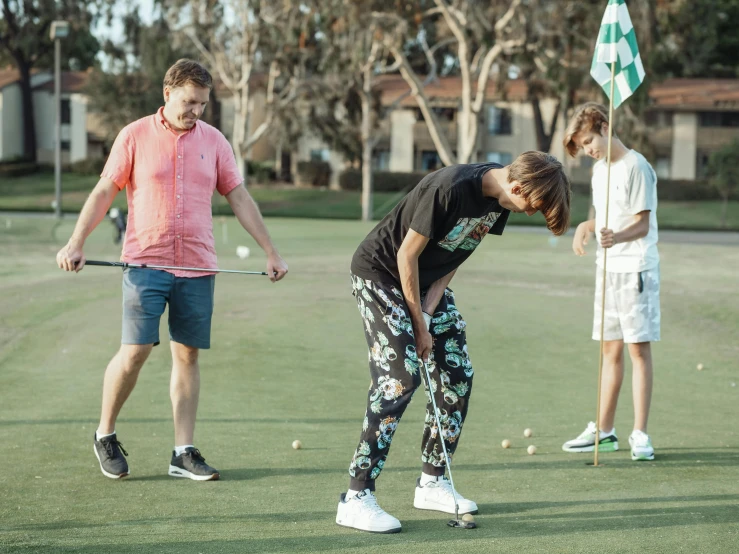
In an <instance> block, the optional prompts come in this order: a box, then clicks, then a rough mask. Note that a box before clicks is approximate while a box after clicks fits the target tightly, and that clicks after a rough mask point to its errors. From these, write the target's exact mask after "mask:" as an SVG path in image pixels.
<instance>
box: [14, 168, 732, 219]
mask: <svg viewBox="0 0 739 554" xmlns="http://www.w3.org/2000/svg"><path fill="white" fill-rule="evenodd" d="M97 179H98V178H97V177H96V176H90V175H77V174H74V173H64V174H63V175H62V191H63V195H62V207H63V209H64V211H65V212H78V211H79V210H80V209H81V208H82V205H83V204H84V202H85V199H86V198H87V195H88V194H89V192H90V191H91V190H92V188H93V187H94V186H95V183H96V182H97ZM250 191H251V193H252V195H253V196H254V198H255V199H256V200H257V202H259V205H260V209H261V210H262V213H263V214H264V215H265V216H268V217H300V218H319V219H360V217H361V215H362V208H361V198H360V193H359V192H356V191H336V190H326V189H301V188H295V187H274V186H272V187H270V186H260V185H255V186H250ZM402 196H403V194H402V193H394V192H378V193H376V194H375V195H374V201H373V206H374V216H375V218H376V219H380V218H382V217H384V216H385V215H386V214H387V213H388V212H389V211H390V210H391V209H392V208H393V207H394V206H395V204H397V203H398V201H399V200H400V199H401V198H402ZM53 200H54V176H53V174H50V173H47V172H41V173H36V174H34V175H27V176H24V177H15V178H10V179H8V178H4V179H2V182H0V211H3V210H8V211H33V212H38V211H40V212H50V211H52V209H51V203H52V201H53ZM213 204H214V205H213V212H214V214H216V215H221V214H226V215H230V214H231V208H230V207H229V206H228V203H227V202H226V200H225V199H224V198H222V197H220V196H218V195H216V196H215V198H214V203H213ZM113 206H115V207H118V208H125V207H126V195H125V194H124V193H121V194H119V195H118V196H117V197H116V199H115V201H114V203H113ZM589 208H590V198H589V197H588V195H584V194H575V195H574V196H573V202H572V224H573V225H576V224H578V223H580V222H581V221H584V220H585V219H587V217H588V210H589ZM658 214H659V222H660V228H662V229H694V230H722V229H723V230H734V231H739V202H730V203H729V205H728V209H727V215H726V224H725V226H723V227H722V225H721V202H718V201H700V202H668V201H662V202H660V204H659V208H658ZM510 222H511V224H514V225H538V226H543V225H544V224H545V221H544V218H543V217H542V216H541V214H536V215H535V216H533V217H526V216H525V215H523V214H514V215H513V216H512V217H511V220H510Z"/></svg>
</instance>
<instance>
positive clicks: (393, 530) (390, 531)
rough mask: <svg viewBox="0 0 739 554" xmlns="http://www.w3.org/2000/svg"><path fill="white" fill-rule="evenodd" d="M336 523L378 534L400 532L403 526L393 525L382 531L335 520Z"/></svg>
mask: <svg viewBox="0 0 739 554" xmlns="http://www.w3.org/2000/svg"><path fill="white" fill-rule="evenodd" d="M336 525H341V526H342V527H346V528H347V529H356V530H357V531H364V532H365V533H376V534H378V535H392V534H393V533H400V532H401V531H402V530H403V528H402V527H394V528H392V529H386V530H383V531H374V530H372V529H362V528H361V527H355V526H354V525H349V524H347V523H341V522H339V520H336Z"/></svg>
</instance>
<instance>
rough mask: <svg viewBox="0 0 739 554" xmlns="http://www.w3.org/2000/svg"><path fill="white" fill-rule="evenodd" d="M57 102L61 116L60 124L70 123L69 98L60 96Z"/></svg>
mask: <svg viewBox="0 0 739 554" xmlns="http://www.w3.org/2000/svg"><path fill="white" fill-rule="evenodd" d="M59 104H60V106H59V109H60V111H61V116H62V125H65V124H66V125H69V124H70V123H72V110H71V107H70V104H69V98H62V99H61V101H60V102H59Z"/></svg>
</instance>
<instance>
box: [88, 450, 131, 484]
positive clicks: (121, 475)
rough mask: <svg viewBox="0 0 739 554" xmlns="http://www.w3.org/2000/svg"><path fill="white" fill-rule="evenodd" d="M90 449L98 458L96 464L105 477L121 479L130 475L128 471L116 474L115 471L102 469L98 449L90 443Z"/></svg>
mask: <svg viewBox="0 0 739 554" xmlns="http://www.w3.org/2000/svg"><path fill="white" fill-rule="evenodd" d="M92 451H93V452H94V453H95V457H96V458H97V459H98V464H100V471H102V472H103V475H105V476H106V477H109V478H110V479H123V478H124V477H128V476H129V475H131V473H130V472H128V471H127V472H126V473H121V474H120V475H116V474H115V473H108V472H107V471H105V470H104V469H103V462H101V461H100V455H99V454H98V449H97V448H95V445H94V444H93V445H92Z"/></svg>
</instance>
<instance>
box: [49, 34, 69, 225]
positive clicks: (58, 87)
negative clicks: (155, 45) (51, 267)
mask: <svg viewBox="0 0 739 554" xmlns="http://www.w3.org/2000/svg"><path fill="white" fill-rule="evenodd" d="M49 35H50V37H51V40H53V41H54V103H55V104H56V122H55V124H54V190H55V198H56V201H55V203H54V204H55V205H54V213H55V214H56V217H57V218H61V217H62V101H61V95H62V68H61V65H62V60H61V57H62V47H61V39H63V38H66V37H67V35H69V23H68V22H67V21H52V22H51V32H50V33H49Z"/></svg>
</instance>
